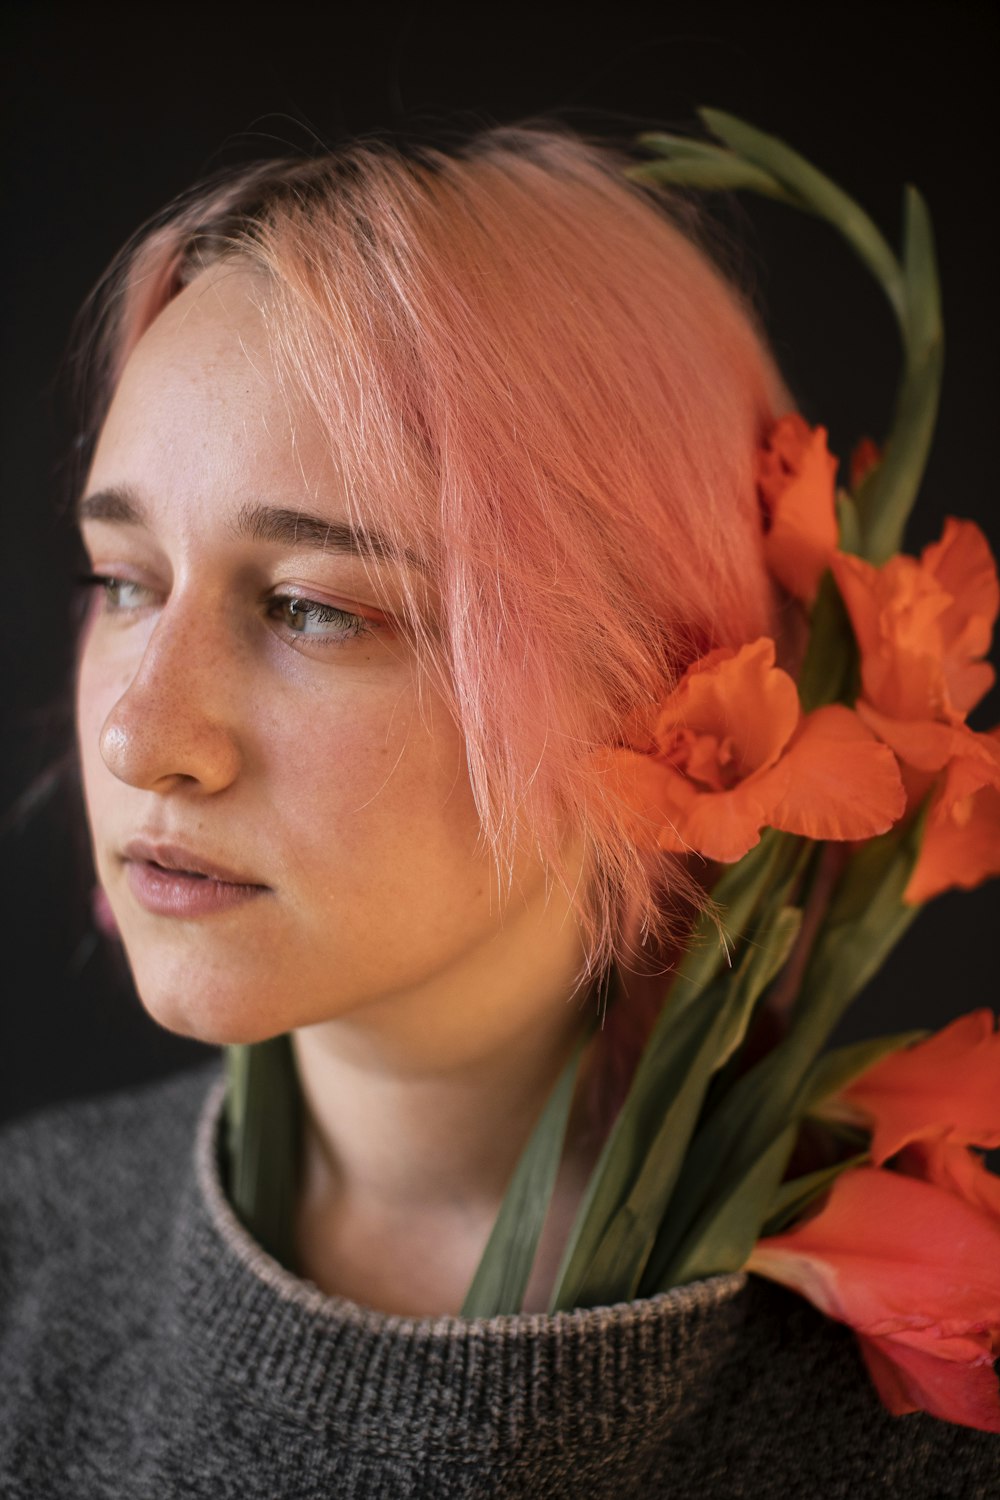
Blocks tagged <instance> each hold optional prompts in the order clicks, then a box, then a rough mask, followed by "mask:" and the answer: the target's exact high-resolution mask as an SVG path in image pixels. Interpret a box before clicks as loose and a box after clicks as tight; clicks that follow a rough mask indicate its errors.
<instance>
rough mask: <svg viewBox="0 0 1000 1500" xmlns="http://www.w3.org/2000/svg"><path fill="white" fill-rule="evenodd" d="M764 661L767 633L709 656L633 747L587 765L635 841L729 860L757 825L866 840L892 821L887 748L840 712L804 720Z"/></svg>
mask: <svg viewBox="0 0 1000 1500" xmlns="http://www.w3.org/2000/svg"><path fill="white" fill-rule="evenodd" d="M774 655H775V649H774V642H773V641H772V640H770V639H768V638H767V637H766V636H762V637H761V638H760V639H759V640H757V641H754V642H753V643H752V644H750V645H746V646H742V647H741V648H740V649H739V650H738V651H734V650H730V649H728V648H720V649H718V650H716V651H710V652H709V653H708V655H707V656H704V657H702V658H701V660H700V661H697V662H695V663H694V665H693V666H691V667H689V668H688V670H687V672H686V673H685V674H684V676H683V677H682V679H681V681H680V682H679V684H678V685H677V687H676V688H675V689H674V691H673V692H672V693H670V695H669V696H668V697H667V698H666V699H665V700H664V702H663V703H662V704H661V705H660V707H659V710H658V713H657V716H656V719H655V722H654V723H653V725H652V729H651V733H650V736H649V737H648V740H645V741H644V742H643V748H641V749H633V748H627V749H626V748H611V747H602V748H601V749H599V750H597V751H596V752H594V753H593V755H592V756H591V757H590V761H589V763H590V767H591V769H592V770H593V771H594V772H595V774H596V775H597V776H598V777H599V778H600V779H601V780H602V781H603V782H604V783H605V785H606V787H607V788H608V790H609V791H610V792H611V793H612V794H613V795H614V796H616V797H617V798H618V799H619V800H620V801H621V802H622V803H624V805H625V807H626V808H627V809H628V813H629V816H630V820H631V823H632V825H633V831H634V835H635V836H636V838H637V839H638V840H639V841H640V842H643V843H652V844H653V845H654V846H656V847H659V848H661V849H666V850H670V851H672V852H674V853H682V852H686V851H689V850H694V851H696V852H697V853H699V854H703V855H705V856H706V857H707V858H708V859H713V860H720V861H725V862H731V861H734V860H737V859H740V858H742V856H743V855H744V854H745V853H746V852H747V850H748V849H751V848H753V846H754V845H755V844H756V843H758V842H759V839H760V830H761V828H763V827H773V828H781V829H784V830H785V831H786V832H789V833H797V834H803V835H804V836H806V837H807V838H813V839H865V838H871V837H872V836H873V835H875V834H878V833H884V832H885V831H886V829H888V828H889V827H891V825H892V823H893V822H894V821H895V820H896V819H897V818H898V817H899V816H900V815H901V813H902V811H903V807H904V804H905V794H904V792H903V787H902V782H901V780H900V777H899V771H898V768H897V766H896V762H895V758H894V756H893V755H892V753H891V751H889V750H888V749H887V748H886V747H885V746H883V745H880V744H879V743H878V741H877V739H876V737H875V736H874V735H873V734H872V733H871V731H870V730H868V729H867V728H866V727H865V726H864V725H863V724H862V723H861V722H860V720H859V719H858V718H857V716H856V715H855V714H854V713H852V712H851V710H850V709H848V708H845V707H844V706H843V705H841V704H829V705H827V706H825V707H823V708H818V709H816V710H815V711H814V712H813V713H811V714H808V715H803V713H802V710H801V707H800V704H799V698H798V691H797V689H796V686H795V683H794V682H793V680H792V678H791V677H789V675H788V673H787V672H783V671H782V670H781V668H780V667H776V666H775V665H774Z"/></svg>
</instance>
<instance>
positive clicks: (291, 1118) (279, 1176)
mask: <svg viewBox="0 0 1000 1500" xmlns="http://www.w3.org/2000/svg"><path fill="white" fill-rule="evenodd" d="M226 1083H227V1088H226V1106H225V1108H226V1134H225V1141H226V1154H227V1158H228V1160H227V1188H228V1193H229V1197H230V1200H231V1202H232V1205H233V1208H234V1210H235V1212H236V1214H237V1216H238V1218H239V1219H240V1220H241V1222H242V1223H243V1224H244V1225H245V1226H246V1228H247V1229H248V1230H249V1231H250V1233H251V1234H252V1235H253V1236H254V1238H255V1239H256V1240H257V1241H258V1242H259V1243H260V1244H261V1245H263V1247H264V1249H265V1250H267V1251H268V1253H269V1254H270V1255H273V1256H274V1258H275V1260H277V1261H279V1262H280V1263H281V1264H282V1265H283V1266H285V1267H287V1268H288V1269H289V1270H295V1269H296V1251H295V1243H294V1232H293V1231H294V1216H295V1200H296V1194H297V1190H298V1165H299V1161H300V1154H299V1153H300V1145H301V1130H302V1099H301V1092H300V1089H299V1084H298V1075H297V1073H296V1071H295V1060H294V1057H293V1055H292V1047H291V1039H290V1037H289V1036H288V1035H287V1033H285V1034H282V1035H281V1036H276V1037H272V1038H269V1039H268V1040H267V1041H265V1042H254V1043H252V1044H235V1043H234V1044H231V1045H229V1046H227V1047H226ZM289 1163H292V1171H291V1172H290V1171H289Z"/></svg>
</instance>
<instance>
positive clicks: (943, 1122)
mask: <svg viewBox="0 0 1000 1500" xmlns="http://www.w3.org/2000/svg"><path fill="white" fill-rule="evenodd" d="M993 1023H994V1017H993V1012H992V1011H991V1010H987V1009H986V1008H985V1007H984V1008H983V1009H980V1010H973V1011H970V1012H969V1013H968V1015H964V1016H959V1017H958V1019H957V1020H955V1021H952V1022H951V1023H950V1024H949V1025H948V1026H945V1027H944V1029H943V1030H942V1031H938V1032H936V1033H935V1034H934V1036H930V1037H927V1038H926V1039H925V1040H924V1041H922V1042H916V1043H914V1044H913V1045H912V1046H910V1047H901V1048H900V1049H899V1050H898V1051H897V1052H890V1053H889V1055H888V1056H887V1057H883V1058H880V1060H879V1061H878V1062H877V1063H874V1064H873V1065H872V1067H870V1068H868V1069H866V1071H865V1072H864V1073H862V1074H861V1075H860V1077H858V1078H855V1079H854V1081H853V1082H852V1083H850V1084H848V1085H847V1087H846V1088H844V1089H841V1091H840V1092H839V1093H838V1094H837V1095H835V1097H834V1098H833V1099H831V1100H829V1101H828V1102H827V1105H826V1106H824V1108H823V1109H822V1111H821V1113H822V1114H823V1115H825V1116H826V1117H827V1118H835V1119H838V1120H848V1121H850V1122H852V1123H858V1124H861V1125H864V1126H866V1127H871V1129H872V1143H871V1158H872V1162H873V1163H874V1165H875V1166H877V1167H878V1166H881V1165H882V1163H883V1162H884V1161H887V1160H888V1158H889V1157H890V1156H894V1155H895V1154H896V1152H897V1151H900V1150H902V1148H903V1147H904V1146H908V1145H910V1144H911V1143H912V1142H913V1141H933V1140H940V1141H943V1142H948V1143H951V1144H953V1145H959V1146H969V1145H976V1146H987V1147H989V1148H991V1149H992V1148H993V1147H994V1146H1000V1031H996V1030H995V1029H994V1024H993ZM997 1188H998V1191H1000V1179H997Z"/></svg>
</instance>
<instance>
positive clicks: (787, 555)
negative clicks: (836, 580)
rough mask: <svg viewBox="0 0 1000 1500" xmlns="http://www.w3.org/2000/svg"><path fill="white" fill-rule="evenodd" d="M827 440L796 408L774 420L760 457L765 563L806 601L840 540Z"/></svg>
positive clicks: (834, 471) (834, 469) (809, 600)
mask: <svg viewBox="0 0 1000 1500" xmlns="http://www.w3.org/2000/svg"><path fill="white" fill-rule="evenodd" d="M826 439H827V433H826V428H825V427H815V428H811V427H810V426H809V424H808V423H807V422H806V421H805V419H804V418H803V417H801V416H799V414H798V413H797V412H792V413H789V414H788V415H786V416H784V417H782V418H781V419H780V420H779V421H778V422H776V423H775V425H774V427H773V428H772V430H771V432H770V434H769V435H768V438H767V441H766V443H765V444H764V445H763V447H762V449H761V452H760V455H759V460H758V471H757V484H758V492H759V494H760V498H761V501H762V502H763V505H764V509H765V512H766V514H767V516H768V519H769V525H768V526H767V529H766V530H765V533H764V556H765V558H766V559H767V565H768V567H769V569H770V570H771V572H772V573H773V574H774V576H775V578H777V579H778V582H779V583H781V584H782V585H783V587H784V588H785V589H787V590H788V592H789V593H790V594H792V595H794V596H795V598H797V599H801V600H803V601H804V602H805V603H807V604H811V603H812V601H813V600H814V599H815V597H816V590H817V588H818V586H819V581H820V578H821V577H822V575H823V572H824V570H825V569H826V566H827V563H828V561H829V557H830V554H831V553H832V552H833V550H834V548H835V547H836V545H837V512H836V504H835V499H834V486H835V482H836V476H837V460H836V458H835V457H834V456H833V455H832V454H831V453H830V452H829V450H828V449H827V444H826Z"/></svg>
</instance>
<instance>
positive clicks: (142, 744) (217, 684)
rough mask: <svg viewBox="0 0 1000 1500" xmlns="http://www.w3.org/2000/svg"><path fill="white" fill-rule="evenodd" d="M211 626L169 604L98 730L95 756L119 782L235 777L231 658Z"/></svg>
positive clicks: (213, 784) (210, 785)
mask: <svg viewBox="0 0 1000 1500" xmlns="http://www.w3.org/2000/svg"><path fill="white" fill-rule="evenodd" d="M212 635H213V632H212V631H211V630H210V629H208V628H206V622H205V620H204V619H201V620H200V621H196V620H192V619H190V618H186V617H185V614H184V612H183V611H182V609H181V607H180V605H179V604H178V606H177V607H176V609H174V607H173V606H170V605H168V606H167V607H166V608H164V610H163V611H162V612H161V614H160V617H159V619H158V620H157V623H156V625H155V627H154V629H153V631H152V634H151V635H150V636H149V639H148V641H147V643H146V646H145V649H144V651H143V654H142V658H141V660H140V661H139V663H138V666H137V667H136V670H135V673H134V675H133V677H132V680H131V682H130V683H129V684H128V686H127V688H126V689H125V691H124V692H123V693H122V695H121V697H120V698H119V699H118V701H117V703H116V704H115V706H114V708H112V710H111V712H110V713H109V714H108V716H107V718H106V720H105V721H104V726H103V728H102V730H101V735H100V750H101V756H102V758H103V760H104V763H105V765H106V766H107V767H108V769H109V771H111V772H112V773H113V774H114V775H115V776H117V777H118V779H119V781H124V782H127V783H128V784H129V785H130V786H137V787H143V788H144V789H146V790H149V791H157V792H166V791H171V790H173V789H174V788H175V787H179V786H184V785H186V786H187V787H189V789H190V790H192V791H195V790H197V791H198V792H201V793H205V794H207V793H210V792H219V791H222V790H223V789H224V788H225V787H227V786H229V785H230V784H231V783H232V782H233V781H235V779H236V777H237V776H238V775H239V771H240V765H241V754H240V748H239V739H238V735H237V730H236V725H235V723H234V721H233V715H232V714H231V713H230V712H229V711H228V707H229V705H230V704H231V702H232V692H233V683H234V672H233V666H234V662H233V656H232V652H231V651H229V652H228V653H227V650H226V647H225V646H224V645H221V644H220V643H219V636H218V635H216V636H215V644H206V642H211V640H212Z"/></svg>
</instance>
